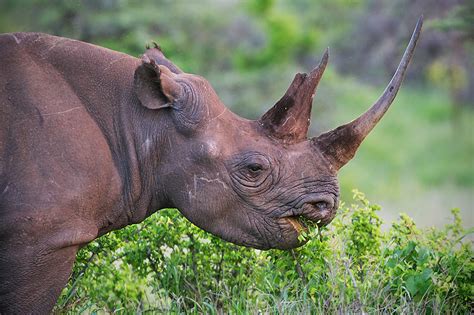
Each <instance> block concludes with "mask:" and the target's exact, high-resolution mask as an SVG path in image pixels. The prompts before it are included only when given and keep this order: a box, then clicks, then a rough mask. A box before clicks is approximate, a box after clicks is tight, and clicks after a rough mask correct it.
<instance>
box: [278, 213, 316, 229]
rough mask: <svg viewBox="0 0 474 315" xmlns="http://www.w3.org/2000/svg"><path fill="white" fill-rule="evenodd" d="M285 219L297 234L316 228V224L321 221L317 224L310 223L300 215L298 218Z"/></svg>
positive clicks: (310, 221)
mask: <svg viewBox="0 0 474 315" xmlns="http://www.w3.org/2000/svg"><path fill="white" fill-rule="evenodd" d="M285 219H287V220H288V222H289V223H290V224H291V225H292V226H293V228H294V229H295V230H296V231H298V233H299V232H301V231H304V230H308V229H310V228H317V227H318V224H319V222H320V221H321V220H319V221H318V222H315V221H312V220H310V219H308V218H306V217H304V216H302V215H299V216H290V217H286V218H285Z"/></svg>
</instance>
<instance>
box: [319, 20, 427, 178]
mask: <svg viewBox="0 0 474 315" xmlns="http://www.w3.org/2000/svg"><path fill="white" fill-rule="evenodd" d="M422 24H423V16H421V17H420V18H419V19H418V23H417V24H416V27H415V30H414V31H413V35H412V37H411V39H410V42H409V43H408V47H407V48H406V50H405V53H404V54H403V57H402V60H401V61H400V64H399V66H398V68H397V71H396V72H395V74H394V76H393V77H392V80H391V81H390V83H389V84H388V86H387V87H386V88H385V91H384V92H383V94H382V96H381V97H380V98H379V99H378V100H377V101H376V102H375V104H374V105H373V106H372V107H371V108H370V109H369V110H368V111H367V112H365V113H364V114H362V115H361V116H360V117H359V118H357V119H355V120H353V121H352V122H350V123H348V124H345V125H342V126H340V127H337V128H336V129H334V130H331V131H328V132H326V133H323V134H321V135H320V136H318V137H316V138H313V139H311V141H312V143H313V144H314V145H315V146H316V147H318V148H319V150H320V151H321V152H322V153H323V154H324V155H325V157H326V158H327V159H328V160H329V161H330V163H331V165H332V167H333V168H334V169H335V170H338V169H340V168H341V167H342V166H344V165H345V164H346V163H347V162H349V161H350V160H351V159H352V158H353V157H354V155H355V153H356V151H357V149H358V147H359V145H360V144H361V143H362V141H363V140H364V138H365V137H366V136H367V135H368V134H369V132H370V131H371V130H372V129H373V128H374V127H375V125H376V124H377V123H378V122H379V120H380V119H381V118H382V116H383V115H384V114H385V112H386V111H387V110H388V108H389V107H390V105H391V104H392V102H393V100H394V99H395V96H396V95H397V92H398V89H399V88H400V85H401V84H402V81H403V78H404V76H405V73H406V70H407V67H408V64H409V63H410V60H411V58H412V57H413V53H414V51H415V47H416V43H417V41H418V38H419V37H420V32H421V26H422Z"/></svg>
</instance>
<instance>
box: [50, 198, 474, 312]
mask: <svg viewBox="0 0 474 315" xmlns="http://www.w3.org/2000/svg"><path fill="white" fill-rule="evenodd" d="M354 201H355V203H354V204H352V205H350V206H345V205H342V206H341V207H340V210H339V213H338V216H337V217H336V219H335V220H334V222H333V223H332V224H331V225H330V226H329V227H327V228H321V229H317V228H311V229H310V230H309V231H307V232H306V233H305V235H303V237H305V238H307V239H308V240H309V241H308V243H307V244H306V245H305V246H303V247H300V248H298V249H295V250H291V251H279V250H270V251H259V250H253V249H248V248H244V247H239V246H235V245H232V244H230V243H226V242H224V241H221V240H220V239H218V238H216V237H214V236H212V235H210V234H208V233H206V232H204V231H202V230H200V229H198V228H196V227H195V226H193V225H192V224H190V223H189V222H188V221H186V220H185V219H184V218H183V217H182V216H181V215H180V214H179V213H178V212H177V211H176V210H173V209H165V210H162V211H160V212H159V213H158V214H155V215H153V216H152V217H151V218H149V219H147V220H145V221H144V222H143V223H141V224H137V225H133V226H130V227H127V228H125V229H123V230H120V231H116V232H112V233H109V234H108V235H106V236H104V237H102V238H100V239H98V240H97V241H95V242H93V243H91V244H89V245H88V246H86V247H85V248H83V249H82V250H81V251H80V252H79V254H78V259H77V262H76V265H75V267H74V272H73V274H72V276H71V280H70V282H69V284H68V286H67V288H65V290H64V292H63V294H62V296H61V298H60V300H59V302H58V304H57V306H56V311H59V312H66V311H73V312H82V311H84V310H87V311H88V312H93V311H97V310H104V311H106V312H115V311H121V312H125V313H137V312H145V311H154V312H191V313H210V314H214V313H219V312H224V313H229V312H230V313H247V312H249V313H257V312H264V313H308V312H313V313H322V312H325V313H327V312H331V313H334V312H338V313H354V312H368V313H381V312H382V313H469V312H471V311H472V306H473V298H472V297H473V296H474V284H473V270H474V265H473V259H472V257H473V255H472V254H473V251H472V246H471V241H470V240H468V239H467V238H466V236H467V235H468V234H469V233H471V232H472V229H471V230H469V231H466V230H464V229H463V227H462V222H461V219H460V217H459V210H457V209H454V210H453V211H452V213H453V216H454V222H453V224H448V225H446V226H445V228H444V229H433V228H432V229H424V230H421V229H418V228H417V227H416V225H415V223H414V222H413V220H412V219H411V218H410V217H408V216H407V215H404V214H402V215H401V216H400V219H399V220H398V221H397V222H394V223H392V225H391V227H390V229H388V230H387V231H383V230H381V225H382V220H381V219H380V217H379V216H378V214H377V212H378V211H379V210H380V207H379V206H377V205H373V204H371V203H369V201H367V199H366V198H365V197H364V195H363V194H361V193H359V192H357V191H356V192H355V193H354Z"/></svg>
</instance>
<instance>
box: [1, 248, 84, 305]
mask: <svg viewBox="0 0 474 315" xmlns="http://www.w3.org/2000/svg"><path fill="white" fill-rule="evenodd" d="M1 247H4V246H1ZM77 249H78V246H69V247H65V248H60V249H55V250H51V249H48V248H31V247H29V246H23V247H19V248H18V247H15V246H9V248H2V249H1V250H0V313H1V314H48V313H50V312H51V310H52V308H53V307H54V304H55V303H56V300H57V298H58V296H59V294H60V293H61V290H62V288H63V287H64V286H65V285H66V283H67V281H68V278H69V275H70V273H71V270H72V266H73V263H74V260H75V256H76V252H77Z"/></svg>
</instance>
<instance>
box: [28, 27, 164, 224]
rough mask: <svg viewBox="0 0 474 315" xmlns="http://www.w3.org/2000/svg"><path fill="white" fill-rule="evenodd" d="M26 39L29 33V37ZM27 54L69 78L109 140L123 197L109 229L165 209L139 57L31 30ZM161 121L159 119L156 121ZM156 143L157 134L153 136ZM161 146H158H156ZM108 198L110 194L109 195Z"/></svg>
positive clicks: (68, 81)
mask: <svg viewBox="0 0 474 315" xmlns="http://www.w3.org/2000/svg"><path fill="white" fill-rule="evenodd" d="M25 39H26V37H25ZM24 44H25V45H29V47H28V49H27V50H28V53H29V54H30V55H32V57H33V58H35V59H36V60H37V61H38V62H39V63H42V64H43V63H44V64H45V67H46V68H49V69H48V71H51V66H52V68H54V69H55V70H56V71H57V72H59V74H60V75H61V77H62V78H63V79H64V80H65V81H66V82H67V84H68V85H69V86H70V88H71V90H72V91H73V92H74V94H75V96H76V97H78V98H79V99H80V101H81V104H82V105H83V106H84V107H85V109H86V110H87V112H88V113H89V114H90V116H91V117H92V118H93V119H94V120H95V122H96V123H97V125H98V126H99V128H100V130H101V131H102V134H103V136H104V138H105V139H106V141H107V143H108V145H109V148H110V152H111V155H112V158H113V161H114V164H115V167H116V169H117V171H118V173H119V175H120V177H121V179H122V182H121V187H120V189H121V190H122V199H121V200H117V206H116V209H113V210H111V211H115V212H117V211H122V212H123V213H118V214H114V215H113V217H117V218H118V219H117V220H118V221H120V222H117V223H115V222H113V223H112V224H111V225H110V227H108V228H107V229H104V231H103V232H104V233H105V232H107V231H108V229H110V230H112V229H115V228H119V227H122V226H124V225H127V224H129V223H136V222H139V221H141V220H143V219H144V218H145V217H146V216H148V215H149V214H150V213H152V212H153V211H154V210H156V209H158V208H162V207H165V206H166V204H164V203H163V202H162V201H161V200H160V197H159V194H157V193H156V187H155V186H156V185H157V184H156V183H155V177H154V176H153V174H152V173H153V172H154V171H155V169H153V168H151V167H157V166H158V165H157V164H158V162H157V161H156V159H157V158H156V156H157V154H155V155H153V154H152V152H151V150H149V149H150V146H151V143H150V142H151V141H152V140H151V137H150V136H149V135H147V134H146V133H147V132H150V130H151V129H153V128H152V127H150V124H151V121H150V120H149V119H147V117H146V115H144V114H143V112H142V111H141V110H140V108H138V107H139V101H138V99H137V98H136V96H135V95H134V93H133V76H134V71H135V69H136V67H137V66H138V65H139V63H140V61H139V59H137V58H134V57H132V56H129V55H126V54H123V53H119V52H115V51H112V50H109V49H106V48H102V47H98V46H95V45H91V44H87V43H84V42H80V41H76V40H71V39H66V38H61V37H55V36H50V35H46V34H31V35H30V37H28V40H25V43H24ZM155 123H156V122H155ZM153 141H154V142H156V141H157V140H156V137H154V140H153ZM155 145H156V144H155ZM104 198H105V196H104Z"/></svg>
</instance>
